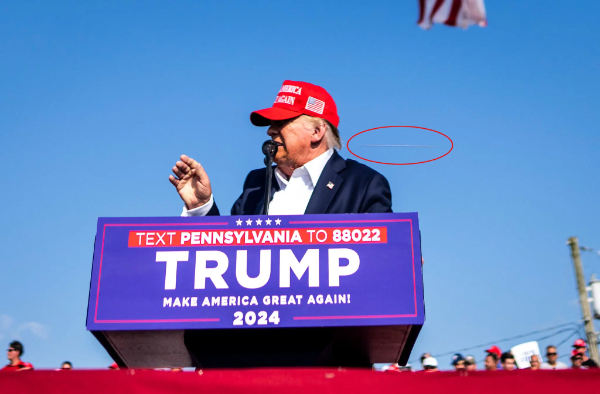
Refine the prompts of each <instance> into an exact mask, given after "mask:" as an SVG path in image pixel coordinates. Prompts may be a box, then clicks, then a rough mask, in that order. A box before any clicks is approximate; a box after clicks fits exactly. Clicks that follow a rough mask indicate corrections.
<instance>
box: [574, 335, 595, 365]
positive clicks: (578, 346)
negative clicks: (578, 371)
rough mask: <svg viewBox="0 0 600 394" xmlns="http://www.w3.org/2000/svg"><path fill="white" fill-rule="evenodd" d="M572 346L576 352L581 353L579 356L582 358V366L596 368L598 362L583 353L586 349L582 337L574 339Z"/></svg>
mask: <svg viewBox="0 0 600 394" xmlns="http://www.w3.org/2000/svg"><path fill="white" fill-rule="evenodd" d="M573 348H575V351H576V352H577V353H579V354H581V358H582V360H583V363H582V365H583V366H584V367H588V368H598V364H596V362H595V361H594V360H592V359H591V358H589V357H588V356H587V354H585V352H586V350H587V343H585V341H584V340H583V339H577V340H575V342H574V343H573Z"/></svg>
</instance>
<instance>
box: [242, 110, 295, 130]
mask: <svg viewBox="0 0 600 394" xmlns="http://www.w3.org/2000/svg"><path fill="white" fill-rule="evenodd" d="M300 115H302V113H300V112H296V111H290V110H289V109H284V108H278V107H271V108H265V109H261V110H258V111H254V112H252V113H251V114H250V122H252V124H253V125H254V126H270V125H271V121H273V120H286V119H291V118H295V117H297V116H300Z"/></svg>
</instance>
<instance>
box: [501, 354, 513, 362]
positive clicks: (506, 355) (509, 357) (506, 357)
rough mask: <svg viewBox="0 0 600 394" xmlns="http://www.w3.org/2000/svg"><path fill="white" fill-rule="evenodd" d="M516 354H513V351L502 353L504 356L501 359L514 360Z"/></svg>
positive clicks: (504, 360)
mask: <svg viewBox="0 0 600 394" xmlns="http://www.w3.org/2000/svg"><path fill="white" fill-rule="evenodd" d="M514 359H515V356H513V355H512V353H511V352H506V353H502V357H500V361H502V362H506V360H514Z"/></svg>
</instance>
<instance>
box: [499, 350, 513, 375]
mask: <svg viewBox="0 0 600 394" xmlns="http://www.w3.org/2000/svg"><path fill="white" fill-rule="evenodd" d="M500 364H501V365H502V369H503V370H504V371H514V370H515V369H516V368H515V367H516V364H515V356H513V355H512V353H511V352H504V353H502V356H500Z"/></svg>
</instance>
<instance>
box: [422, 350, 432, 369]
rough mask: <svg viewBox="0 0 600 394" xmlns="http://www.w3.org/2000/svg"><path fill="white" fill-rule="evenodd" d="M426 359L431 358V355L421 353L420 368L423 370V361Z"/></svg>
mask: <svg viewBox="0 0 600 394" xmlns="http://www.w3.org/2000/svg"><path fill="white" fill-rule="evenodd" d="M427 357H431V354H429V353H423V354H421V367H423V369H425V366H424V365H423V361H424V360H425V359H426V358H427Z"/></svg>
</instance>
